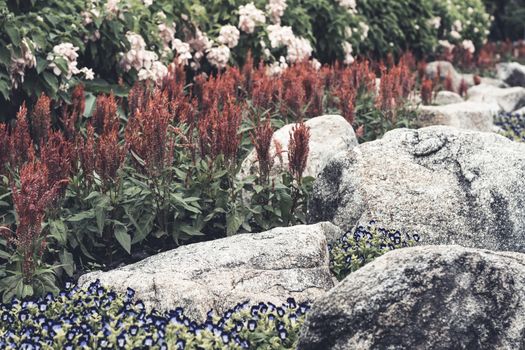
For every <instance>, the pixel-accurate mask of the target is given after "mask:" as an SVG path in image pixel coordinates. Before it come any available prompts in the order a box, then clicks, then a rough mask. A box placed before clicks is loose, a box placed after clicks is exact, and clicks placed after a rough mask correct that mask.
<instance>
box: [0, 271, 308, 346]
mask: <svg viewBox="0 0 525 350" xmlns="http://www.w3.org/2000/svg"><path fill="white" fill-rule="evenodd" d="M309 310H310V304H309V303H306V302H301V303H299V302H296V301H295V300H294V299H293V298H288V300H286V301H284V302H283V303H282V304H281V305H275V304H273V303H265V302H259V303H253V304H248V303H246V302H244V303H239V304H237V305H235V306H233V307H232V308H231V309H229V310H227V311H226V312H224V313H223V314H222V315H216V314H215V313H214V312H213V311H210V312H208V315H207V317H206V319H205V320H192V319H190V318H189V317H187V316H186V315H185V313H184V310H183V309H182V308H180V307H178V308H175V309H174V310H169V311H166V312H159V311H155V310H151V311H150V310H148V309H147V308H146V307H145V305H144V303H143V302H142V301H140V300H136V298H135V291H133V290H132V289H130V288H128V290H127V292H126V293H116V292H114V291H111V290H108V289H106V288H104V286H102V285H101V284H100V283H99V281H96V282H94V283H92V284H90V285H89V286H88V287H86V288H83V289H80V288H79V287H77V286H74V285H73V284H71V283H67V284H66V288H65V289H64V290H62V291H61V292H60V293H58V295H56V296H54V295H52V294H47V295H46V296H44V297H41V298H38V299H33V300H19V299H13V300H12V301H10V302H9V303H6V304H0V320H1V322H0V347H2V348H3V349H9V350H11V349H12V350H14V349H20V348H24V349H39V348H43V347H45V348H46V349H76V348H81V347H84V348H92V349H95V348H99V349H104V348H107V349H114V348H119V349H135V348H141V349H142V348H147V349H197V348H198V349H218V348H228V349H234V350H240V349H254V348H265V349H275V350H277V349H294V348H295V344H296V341H297V338H298V335H299V329H300V327H301V325H302V324H303V322H304V319H305V316H306V314H307V313H308V311H309Z"/></svg>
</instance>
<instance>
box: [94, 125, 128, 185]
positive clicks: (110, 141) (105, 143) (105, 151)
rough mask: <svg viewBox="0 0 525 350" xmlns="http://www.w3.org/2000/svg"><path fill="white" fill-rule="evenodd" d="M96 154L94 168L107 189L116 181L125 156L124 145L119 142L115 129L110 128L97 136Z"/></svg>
mask: <svg viewBox="0 0 525 350" xmlns="http://www.w3.org/2000/svg"><path fill="white" fill-rule="evenodd" d="M96 154H97V157H96V160H95V170H96V172H97V174H98V175H100V178H101V179H102V183H103V185H104V187H105V189H106V190H107V189H109V188H111V187H113V185H114V184H115V183H116V182H118V170H119V169H120V167H121V166H122V164H123V163H124V159H125V156H126V149H125V147H124V146H123V145H120V144H119V137H118V131H117V130H111V131H109V132H106V133H104V134H103V135H102V136H100V137H99V139H98V143H97V148H96Z"/></svg>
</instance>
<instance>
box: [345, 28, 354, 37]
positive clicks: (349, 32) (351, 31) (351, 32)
mask: <svg viewBox="0 0 525 350" xmlns="http://www.w3.org/2000/svg"><path fill="white" fill-rule="evenodd" d="M352 34H353V30H352V28H351V27H346V28H345V35H346V37H347V38H351V37H352Z"/></svg>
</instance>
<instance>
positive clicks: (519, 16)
mask: <svg viewBox="0 0 525 350" xmlns="http://www.w3.org/2000/svg"><path fill="white" fill-rule="evenodd" d="M484 3H485V6H486V7H487V11H488V12H489V13H490V14H491V15H492V16H494V21H493V22H492V27H491V33H490V38H491V39H493V40H507V39H510V40H522V39H525V22H524V21H523V18H525V1H524V0H484Z"/></svg>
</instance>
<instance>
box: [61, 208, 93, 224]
mask: <svg viewBox="0 0 525 350" xmlns="http://www.w3.org/2000/svg"><path fill="white" fill-rule="evenodd" d="M94 217H95V212H94V210H93V209H89V210H86V211H82V212H80V213H77V214H75V215H72V216H70V217H69V218H67V219H66V221H69V222H79V221H82V220H86V219H93V218H94Z"/></svg>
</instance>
